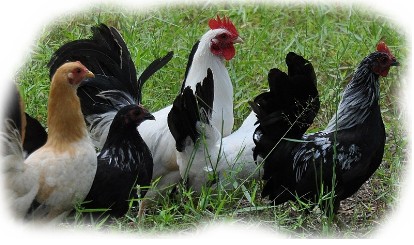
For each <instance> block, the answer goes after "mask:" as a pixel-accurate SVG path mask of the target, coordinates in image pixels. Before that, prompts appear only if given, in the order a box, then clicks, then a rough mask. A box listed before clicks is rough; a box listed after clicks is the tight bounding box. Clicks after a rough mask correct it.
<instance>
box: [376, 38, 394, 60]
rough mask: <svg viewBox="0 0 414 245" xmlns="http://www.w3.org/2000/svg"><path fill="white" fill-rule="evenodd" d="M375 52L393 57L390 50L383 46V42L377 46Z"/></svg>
mask: <svg viewBox="0 0 414 245" xmlns="http://www.w3.org/2000/svg"><path fill="white" fill-rule="evenodd" d="M377 51H378V52H383V53H386V54H388V55H390V56H392V57H394V55H392V54H391V51H390V49H389V48H388V46H387V45H386V44H385V42H384V41H380V42H379V43H378V44H377Z"/></svg>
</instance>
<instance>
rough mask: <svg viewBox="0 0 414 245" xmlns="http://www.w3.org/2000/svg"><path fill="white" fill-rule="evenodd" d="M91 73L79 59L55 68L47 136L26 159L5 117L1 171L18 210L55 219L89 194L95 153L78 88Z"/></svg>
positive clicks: (19, 140)
mask: <svg viewBox="0 0 414 245" xmlns="http://www.w3.org/2000/svg"><path fill="white" fill-rule="evenodd" d="M93 76H94V75H93V74H92V73H91V72H90V71H89V70H88V69H87V68H86V67H85V66H84V65H82V64H81V63H80V62H69V63H65V64H64V65H62V66H61V67H60V68H59V69H58V70H57V71H56V73H55V75H54V76H53V78H52V82H51V88H50V94H49V101H48V118H47V126H48V133H49V137H48V140H47V142H46V144H45V145H44V146H43V147H41V148H39V149H38V150H37V151H35V152H33V153H32V154H31V155H30V156H29V157H28V158H27V159H26V160H23V151H22V150H21V149H22V148H21V137H20V136H19V133H18V130H13V126H12V125H11V120H8V121H7V123H6V129H9V130H5V131H6V137H5V138H6V141H5V143H6V144H5V145H4V150H3V161H4V163H3V166H7V167H6V168H5V169H4V171H3V172H4V174H5V175H6V176H5V177H6V178H5V179H6V186H7V187H8V194H9V196H8V197H9V198H10V199H11V201H12V203H11V206H12V210H13V211H14V213H15V214H16V215H18V216H20V217H24V216H25V217H26V218H28V219H36V220H45V221H52V220H54V221H58V220H61V219H62V218H64V217H65V216H66V214H67V213H69V211H70V210H72V209H73V206H74V204H76V202H78V201H82V200H83V199H84V198H85V196H86V195H87V194H88V192H89V189H90V187H91V185H92V181H93V179H94V176H95V173H96V166H97V158H96V152H95V148H94V146H93V144H92V142H91V139H90V138H89V135H88V132H87V128H86V125H85V121H84V119H83V115H82V112H81V109H80V102H79V98H78V96H77V95H76V90H77V88H78V86H79V84H80V83H81V82H82V80H84V79H85V78H88V77H93Z"/></svg>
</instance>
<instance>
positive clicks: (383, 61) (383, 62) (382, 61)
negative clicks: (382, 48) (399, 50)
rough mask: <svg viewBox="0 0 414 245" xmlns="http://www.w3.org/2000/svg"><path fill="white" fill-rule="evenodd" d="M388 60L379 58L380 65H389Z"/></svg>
mask: <svg viewBox="0 0 414 245" xmlns="http://www.w3.org/2000/svg"><path fill="white" fill-rule="evenodd" d="M387 60H388V59H387V58H386V57H381V58H379V62H380V63H382V64H385V63H387Z"/></svg>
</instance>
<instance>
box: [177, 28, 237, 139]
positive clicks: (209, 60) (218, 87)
mask: <svg viewBox="0 0 414 245" xmlns="http://www.w3.org/2000/svg"><path fill="white" fill-rule="evenodd" d="M222 31H223V30H221V29H218V30H210V31H208V32H207V33H206V34H204V35H203V36H202V38H201V40H200V44H199V45H198V49H197V51H196V53H195V54H194V59H193V63H192V65H191V68H190V70H189V72H188V76H187V81H186V84H185V86H191V88H192V89H193V91H195V86H196V84H197V83H199V82H201V81H203V79H204V78H205V77H206V75H207V69H208V68H210V69H211V70H212V72H213V77H214V104H213V114H212V124H213V125H214V126H215V127H216V128H217V129H219V131H221V128H223V136H227V135H229V134H230V133H231V130H232V128H233V123H234V117H233V85H232V83H231V80H230V76H229V73H228V71H227V68H226V66H225V65H224V59H223V57H220V56H217V55H214V54H212V53H211V51H210V42H211V39H212V38H214V37H215V36H216V35H217V33H220V32H222ZM223 120H224V122H223Z"/></svg>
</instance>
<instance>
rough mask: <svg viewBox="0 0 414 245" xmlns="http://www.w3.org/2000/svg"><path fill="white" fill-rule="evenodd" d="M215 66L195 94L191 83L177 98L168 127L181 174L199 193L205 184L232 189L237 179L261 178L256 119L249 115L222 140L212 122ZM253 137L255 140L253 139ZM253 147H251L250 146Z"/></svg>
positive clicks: (169, 117)
mask: <svg viewBox="0 0 414 245" xmlns="http://www.w3.org/2000/svg"><path fill="white" fill-rule="evenodd" d="M215 84H216V83H215V82H214V79H213V74H212V71H211V69H208V70H207V74H206V77H205V78H204V80H203V82H202V83H198V84H197V85H196V92H195V94H193V92H192V89H191V87H190V86H187V87H185V88H184V87H183V89H184V90H183V91H182V92H181V93H180V94H179V95H178V96H177V97H176V99H175V100H174V103H173V107H172V108H171V111H170V113H169V115H168V126H169V128H170V131H171V133H172V135H173V137H174V139H175V142H176V150H177V164H178V166H179V169H180V175H181V177H182V178H183V179H184V181H185V182H186V183H187V185H188V186H189V187H190V188H192V190H194V191H195V192H196V193H200V192H201V190H202V188H203V186H204V187H206V186H211V185H214V186H217V185H220V186H221V187H224V188H226V189H229V188H232V187H233V186H234V184H235V181H236V182H239V183H241V182H243V181H245V180H247V179H249V178H255V179H259V178H260V172H259V168H258V167H257V166H256V165H255V162H254V160H253V152H252V150H251V149H252V148H251V147H253V145H254V143H253V140H252V139H251V138H252V135H253V132H254V128H252V127H251V126H250V125H254V122H255V120H251V119H252V118H253V119H254V117H248V118H247V119H246V120H245V122H244V123H243V125H242V126H241V127H240V128H239V130H237V131H236V132H234V133H232V134H231V135H229V136H227V137H225V138H224V139H222V136H221V133H220V132H219V130H218V129H217V128H216V127H214V126H213V125H212V123H211V121H210V120H211V116H212V108H213V107H214V106H213V104H214V101H215V99H214V85H215ZM250 139H251V140H250ZM249 147H250V148H249Z"/></svg>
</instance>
